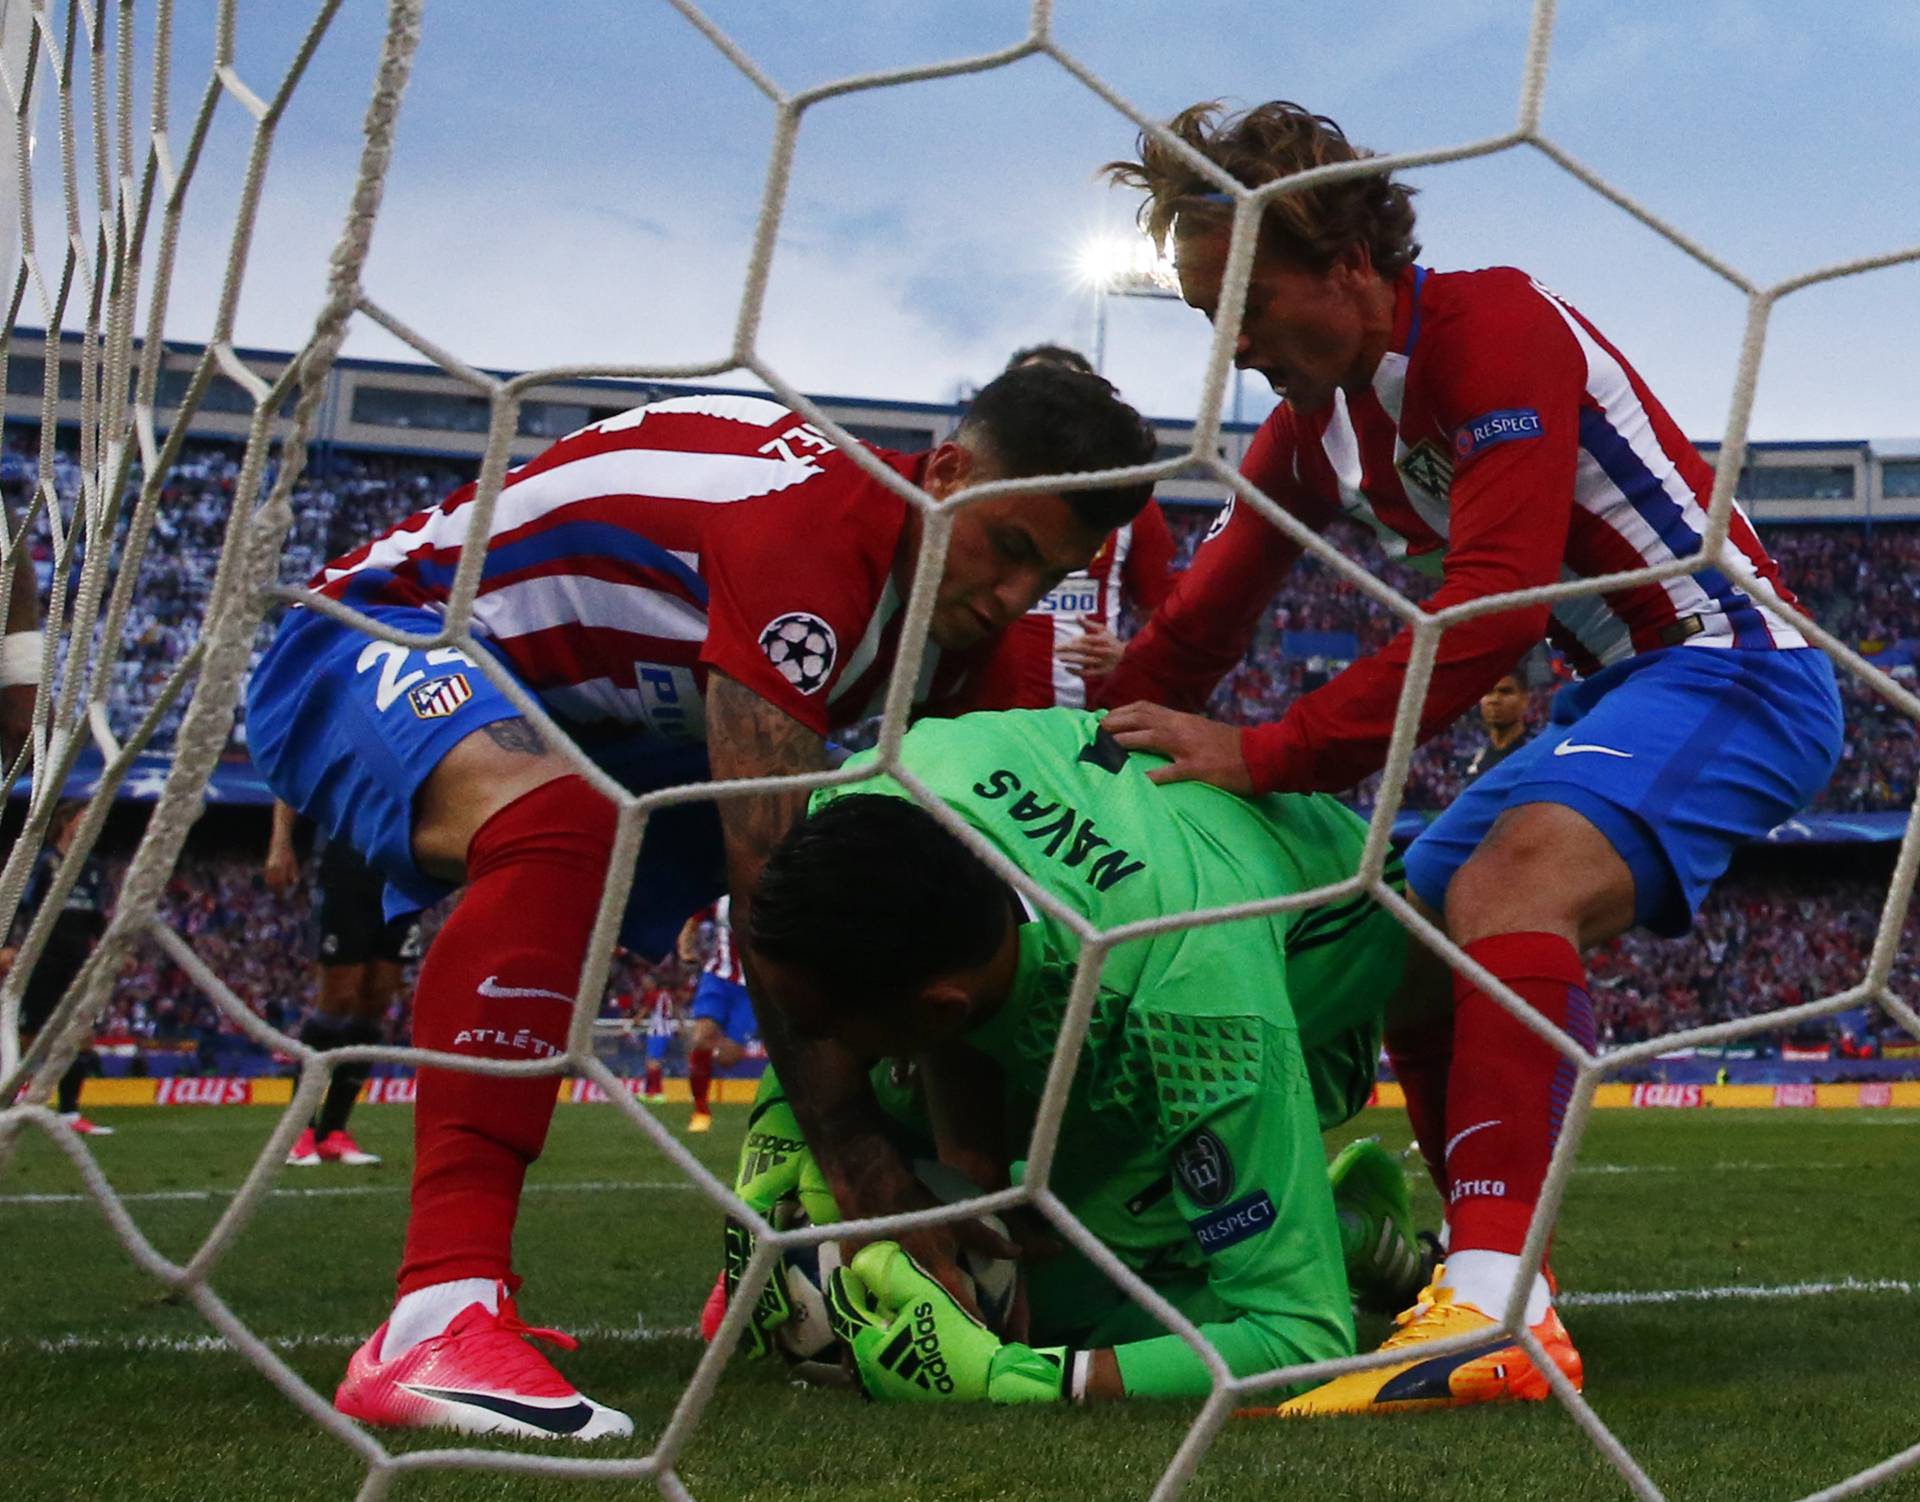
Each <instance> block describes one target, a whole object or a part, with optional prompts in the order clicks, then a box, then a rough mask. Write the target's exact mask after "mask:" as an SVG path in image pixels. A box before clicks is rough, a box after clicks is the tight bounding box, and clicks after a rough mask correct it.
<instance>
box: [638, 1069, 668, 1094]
mask: <svg viewBox="0 0 1920 1502" xmlns="http://www.w3.org/2000/svg"><path fill="white" fill-rule="evenodd" d="M664 1074H665V1071H664V1070H662V1069H661V1067H660V1065H659V1063H658V1062H657V1061H649V1062H648V1064H647V1082H646V1085H645V1087H644V1088H643V1092H642V1093H644V1094H647V1095H658V1094H659V1093H660V1087H661V1080H662V1077H663V1075H664Z"/></svg>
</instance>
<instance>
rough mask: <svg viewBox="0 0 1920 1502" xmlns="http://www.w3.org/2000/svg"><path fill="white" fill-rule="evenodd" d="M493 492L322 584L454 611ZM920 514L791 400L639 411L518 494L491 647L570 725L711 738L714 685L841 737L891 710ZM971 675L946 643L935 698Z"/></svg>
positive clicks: (385, 541) (411, 520)
mask: <svg viewBox="0 0 1920 1502" xmlns="http://www.w3.org/2000/svg"><path fill="white" fill-rule="evenodd" d="M874 452H875V453H876V455H877V456H878V458H879V459H880V461H881V462H882V463H883V464H885V465H886V466H887V467H888V468H889V469H892V470H894V471H895V472H896V473H898V474H900V475H903V476H905V477H906V478H907V479H909V480H911V481H913V482H915V483H918V482H919V480H920V479H921V477H922V475H923V473H924V471H925V467H926V456H925V455H907V454H896V453H891V452H887V451H884V450H875V451H874ZM474 493H475V487H474V486H473V485H466V486H463V487H461V488H460V489H459V490H457V491H455V492H454V493H453V494H452V495H451V496H449V497H448V498H447V499H446V500H445V501H443V502H441V503H440V504H439V505H437V506H434V507H431V508H430V509H428V510H425V511H421V512H417V513H416V514H415V515H413V516H410V517H408V518H407V519H406V520H405V521H403V522H401V523H399V525H397V526H395V527H394V528H393V529H392V530H391V531H389V532H387V533H386V534H385V535H384V536H382V537H379V538H377V539H375V540H374V541H372V542H370V543H367V544H365V545H364V546H362V547H360V548H357V549H355V550H354V551H353V552H351V553H349V554H347V555H346V556H345V557H343V558H339V559H336V560H335V561H334V562H332V563H330V564H328V565H327V566H326V567H325V568H323V569H322V570H321V571H320V573H319V574H318V575H317V576H316V577H315V578H314V580H313V587H314V588H315V589H316V590H318V591H319V592H321V593H323V594H327V595H330V596H332V597H333V598H335V599H337V600H342V601H344V602H346V603H348V604H352V605H356V606H359V607H362V608H364V607H367V606H369V605H379V604H390V605H414V606H425V607H427V608H430V609H434V608H440V607H442V606H444V604H445V602H446V599H447V595H448V592H449V590H450V588H451V586H452V583H453V577H454V571H455V569H456V567H457V566H458V564H459V562H460V555H461V549H462V547H463V546H464V544H465V542H466V532H467V523H468V520H469V517H470V514H471V513H470V511H469V507H470V505H471V503H472V501H473V498H474ZM906 516H907V505H906V502H904V501H903V500H902V499H901V498H900V497H899V496H897V495H895V494H894V493H893V492H892V491H890V490H889V489H888V488H887V487H886V486H885V485H883V484H881V483H880V482H879V481H877V480H875V479H873V478H872V477H871V476H869V475H867V474H865V473H863V472H862V471H861V469H860V468H859V466H858V465H856V464H855V463H854V462H853V461H852V460H851V459H849V458H848V457H847V456H846V455H845V454H843V453H841V452H840V451H839V450H837V449H835V448H834V446H833V445H832V443H831V442H830V441H829V440H828V439H827V438H826V436H825V435H824V434H822V433H821V432H820V431H819V430H818V429H816V428H814V427H813V426H812V425H811V424H809V423H807V422H806V421H804V420H803V419H802V418H801V417H799V416H798V415H797V414H795V413H794V412H791V411H789V410H788V409H787V408H786V407H784V406H782V405H781V404H779V403H778V402H772V401H766V400H762V399H761V398H758V397H751V396H721V395H714V396H695V397H680V398H675V399H673V400H670V401H663V402H656V403H654V404H653V405H651V406H646V407H637V408H635V409H634V410H632V411H631V412H626V413H622V414H621V415H620V416H618V417H611V418H608V419H607V420H606V421H604V422H598V423H595V424H594V425H593V426H591V427H588V428H583V429H581V430H580V431H579V432H577V433H573V434H571V435H569V436H568V437H566V438H563V439H561V440H560V441H559V442H558V443H556V444H554V445H553V447H552V448H550V449H548V450H547V451H546V452H545V453H544V454H542V455H540V457H539V458H537V459H534V460H533V461H531V462H530V463H528V464H525V465H522V466H521V467H520V468H518V469H516V470H514V471H512V472H511V473H510V474H509V475H508V476H507V477H506V481H505V483H504V485H503V486H502V487H501V491H500V497H499V500H498V502H497V503H496V505H495V507H494V513H493V525H492V530H491V532H490V534H489V535H488V536H487V538H486V563H485V565H484V567H483V568H482V571H481V575H480V588H479V593H478V595H477V596H476V598H475V600H474V611H473V625H474V633H475V635H476V636H477V637H478V638H479V639H480V641H481V642H483V643H484V644H486V645H487V646H489V647H491V648H492V649H494V650H495V652H496V653H497V654H498V655H499V656H500V657H501V658H502V659H503V660H504V661H505V662H506V664H507V665H508V666H509V667H510V668H512V669H513V671H514V673H515V674H516V675H517V676H518V677H519V678H520V680H521V681H522V682H523V683H525V684H526V685H527V686H528V687H529V688H530V689H532V690H533V692H534V693H536V694H537V695H538V696H539V697H540V699H541V701H542V702H543V703H544V704H545V706H546V707H547V708H548V710H549V711H550V712H551V713H552V714H553V715H554V716H555V718H557V719H559V720H562V721H564V722H569V723H572V724H575V725H581V726H587V727H604V728H605V729H609V730H625V731H636V730H637V731H640V732H642V733H644V734H646V735H649V736H656V737H660V738H662V739H665V740H673V741H696V740H701V739H704V735H705V716H704V712H703V702H702V695H703V693H704V690H705V685H706V676H707V672H708V671H709V670H710V669H717V670H718V671H720V672H722V673H724V674H726V675H727V676H728V677H730V678H733V679H736V680H737V681H739V682H740V683H742V684H744V685H746V686H747V687H749V688H751V689H753V690H754V691H755V692H756V693H758V694H759V695H760V696H761V697H763V698H765V699H767V700H768V701H769V702H771V703H772V704H774V705H776V706H778V707H779V708H780V709H782V710H785V711H786V712H787V713H788V714H790V715H792V716H793V717H794V718H795V719H797V720H799V721H800V722H801V723H802V724H805V725H807V726H809V727H810V728H812V729H814V730H816V731H818V732H819V733H821V734H822V735H824V734H826V733H827V732H828V731H829V730H830V729H832V728H833V727H835V726H839V725H845V724H850V723H853V722H854V721H857V720H859V719H862V718H864V717H865V716H867V715H868V714H870V713H874V712H877V709H878V705H879V701H880V698H881V697H882V696H883V694H884V692H885V687H886V678H887V673H888V671H889V669H890V668H891V667H892V664H893V657H894V650H895V647H896V645H897V642H898V639H899V633H900V626H901V621H902V617H903V614H904V609H903V607H904V603H905V599H906V591H907V587H908V585H909V584H910V583H911V578H910V576H909V575H908V573H907V572H906V570H907V567H908V564H909V563H910V560H906V559H903V558H902V557H901V556H900V555H901V552H902V549H901V546H900V544H901V532H902V528H903V526H904V523H905V520H906ZM982 655H983V656H984V654H982ZM974 660H976V659H975V658H974V654H972V653H967V654H956V655H954V656H949V657H947V658H945V659H943V658H942V655H941V653H940V652H939V650H938V649H937V648H936V647H933V646H932V645H931V644H930V645H929V646H928V649H927V658H926V663H925V666H924V668H923V671H922V673H921V676H920V680H919V690H918V693H917V696H916V697H917V699H918V700H919V701H920V702H923V703H924V702H927V701H929V700H940V699H944V698H947V697H948V696H950V695H953V694H955V693H956V692H957V691H958V690H959V688H960V686H961V683H962V680H963V679H964V678H965V676H966V674H967V671H968V668H969V666H970V664H971V663H972V662H973V661H974Z"/></svg>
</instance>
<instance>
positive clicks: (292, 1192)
mask: <svg viewBox="0 0 1920 1502" xmlns="http://www.w3.org/2000/svg"><path fill="white" fill-rule="evenodd" d="M610 1189H645V1190H648V1191H652V1190H657V1189H678V1190H686V1191H688V1192H691V1191H692V1189H693V1185H692V1184H690V1183H688V1182H687V1181H686V1180H685V1179H660V1180H653V1179H605V1180H599V1181H595V1182H590V1183H582V1184H529V1185H527V1186H526V1190H525V1192H526V1193H528V1194H603V1193H605V1192H606V1191H608V1190H610ZM407 1191H408V1186H407V1185H405V1184H334V1185H329V1186H327V1187H326V1188H320V1187H315V1188H312V1189H269V1190H268V1191H267V1197H268V1198H269V1199H293V1200H299V1199H360V1198H365V1197H368V1196H375V1195H387V1194H405V1193H407ZM239 1192H240V1191H239V1190H238V1189H145V1190H140V1191H138V1192H136V1193H133V1194H123V1195H121V1196H120V1199H121V1201H122V1203H124V1204H130V1205H137V1204H153V1203H164V1202H168V1201H185V1202H203V1201H206V1200H218V1199H232V1198H233V1197H234V1196H235V1195H236V1194H238V1193H239ZM92 1203H93V1196H92V1195H90V1194H0V1205H83V1204H85V1205H90V1204H92Z"/></svg>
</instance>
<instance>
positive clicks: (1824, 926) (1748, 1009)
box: [1587, 875, 1920, 1048]
mask: <svg viewBox="0 0 1920 1502" xmlns="http://www.w3.org/2000/svg"><path fill="white" fill-rule="evenodd" d="M1886 892H1887V889H1886V885H1885V883H1884V882H1881V883H1879V884H1877V885H1876V884H1875V883H1874V882H1871V881H1867V880H1854V879H1843V880H1836V881H1823V882H1821V883H1819V884H1818V885H1817V886H1815V885H1811V884H1809V883H1807V882H1805V881H1800V880H1792V879H1788V878H1784V877H1781V876H1777V875H1775V876H1751V877H1741V876H1734V877H1731V878H1729V879H1728V880H1725V881H1723V882H1721V883H1720V884H1719V885H1718V886H1717V887H1715V888H1714V890H1713V893H1712V895H1711V896H1710V897H1708V899H1707V902H1706V905H1705V906H1704V907H1703V908H1702V909H1701V912H1700V916H1699V918H1698V919H1697V920H1696V921H1695V923H1694V927H1693V932H1692V933H1691V934H1689V935H1688V936H1687V937H1686V938H1685V939H1683V940H1677V941H1675V940H1667V939H1657V938H1655V937H1653V936H1652V935H1651V934H1649V933H1647V932H1646V931H1645V930H1644V929H1636V930H1634V931H1633V932H1632V933H1629V934H1627V935H1625V936H1624V937H1622V938H1619V939H1615V940H1614V941H1613V942H1612V943H1610V944H1606V945H1603V946H1602V947H1601V948H1599V949H1597V950H1595V951H1593V952H1592V953H1591V954H1590V955H1589V956H1588V961H1587V963H1588V970H1589V974H1590V976H1591V979H1592V989H1593V999H1594V1015H1595V1021H1596V1024H1597V1026H1598V1031H1599V1039H1600V1043H1601V1046H1602V1047H1603V1048H1604V1047H1606V1046H1609V1045H1614V1046H1618V1045H1622V1044H1627V1043H1638V1042H1642V1041H1644V1040H1645V1039H1647V1038H1652V1037H1659V1036H1665V1035H1667V1034H1670V1033H1674V1032H1677V1031H1679V1030H1680V1029H1682V1028H1691V1027H1703V1026H1705V1025H1707V1024H1709V1023H1714V1022H1726V1021H1730V1020H1731V1019H1733V1018H1736V1017H1748V1016H1752V1015H1753V1014H1754V1013H1755V1012H1762V1011H1773V1010H1777V1009H1778V1008H1781V1007H1791V1006H1799V1005H1800V1004H1801V1003H1803V1002H1808V1001H1817V1000H1819V999H1820V998H1821V997H1824V996H1831V995H1834V994H1836V993H1838V992H1840V991H1844V990H1846V989H1847V988H1848V987H1849V986H1852V985H1855V984H1857V983H1858V982H1859V981H1860V980H1861V979H1863V978H1864V977H1865V975H1866V973H1867V957H1868V955H1869V953H1870V952H1871V951H1872V949H1873V939H1874V934H1875V933H1876V932H1877V931H1878V929H1879V926H1880V905H1881V903H1882V902H1883V901H1884V900H1885V899H1886ZM1916 938H1920V916H1916V915H1915V914H1914V913H1912V912H1911V911H1910V912H1909V913H1908V914H1907V918H1906V922H1905V924H1904V926H1903V928H1902V931H1901V943H1900V947H1899V950H1898V952H1897V956H1896V958H1895V961H1894V968H1893V974H1892V976H1891V977H1890V980H1889V984H1890V985H1891V987H1892V989H1893V990H1894V992H1895V993H1896V994H1898V995H1902V996H1911V995H1913V994H1914V991H1913V984H1914V981H1915V980H1916V979H1920V964H1917V963H1916V961H1915V953H1916V950H1915V940H1916ZM1876 1015H1878V1016H1880V1017H1882V1018H1883V1017H1884V1014H1876ZM1813 1031H1814V1032H1816V1033H1820V1034H1825V1035H1828V1036H1834V1037H1835V1038H1836V1041H1838V1038H1839V1037H1840V1036H1841V1035H1840V1033H1839V1031H1838V1029H1837V1028H1836V1027H1828V1026H1825V1025H1821V1024H1816V1025H1815V1027H1814V1029H1813ZM1880 1031H1882V1028H1881V1026H1880V1025H1879V1024H1874V1025H1872V1026H1871V1027H1870V1028H1869V1029H1868V1031H1867V1035H1866V1036H1860V1035H1852V1036H1851V1042H1852V1043H1853V1044H1854V1045H1855V1047H1860V1046H1861V1045H1866V1046H1867V1047H1869V1048H1870V1047H1871V1045H1872V1044H1873V1042H1874V1041H1875V1040H1876V1038H1877V1035H1878V1033H1879V1032H1880ZM1884 1031H1885V1032H1886V1033H1887V1034H1888V1035H1890V1036H1895V1037H1897V1036H1899V1034H1898V1030H1897V1029H1895V1028H1894V1027H1893V1026H1892V1025H1891V1024H1890V1023H1887V1024H1885V1026H1884Z"/></svg>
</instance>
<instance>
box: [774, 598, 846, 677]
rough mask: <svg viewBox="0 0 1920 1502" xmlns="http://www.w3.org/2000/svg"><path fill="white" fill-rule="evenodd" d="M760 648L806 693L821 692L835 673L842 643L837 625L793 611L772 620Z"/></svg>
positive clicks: (781, 672) (777, 669) (803, 612)
mask: <svg viewBox="0 0 1920 1502" xmlns="http://www.w3.org/2000/svg"><path fill="white" fill-rule="evenodd" d="M760 650H761V651H762V652H765V653H766V654H767V661H768V662H770V663H772V664H773V666H774V668H775V670H776V671H778V673H779V674H780V676H781V677H782V678H784V679H786V680H787V682H789V683H791V684H792V685H793V686H794V687H795V688H797V689H798V690H799V691H800V692H801V693H803V694H812V693H818V692H819V691H820V690H821V689H822V688H824V687H825V686H826V682H827V679H828V678H829V677H831V676H832V674H833V664H834V659H835V657H836V656H837V655H838V652H839V643H838V641H837V640H836V639H835V637H834V634H833V627H831V626H829V625H828V624H827V623H826V622H825V621H823V620H821V619H820V617H819V616H817V615H811V614H809V613H808V612H806V611H804V610H789V611H788V612H787V613H786V614H785V615H777V616H775V617H774V618H773V619H772V620H770V621H768V622H767V624H766V627H765V628H764V629H763V630H762V631H761V633H760Z"/></svg>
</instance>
